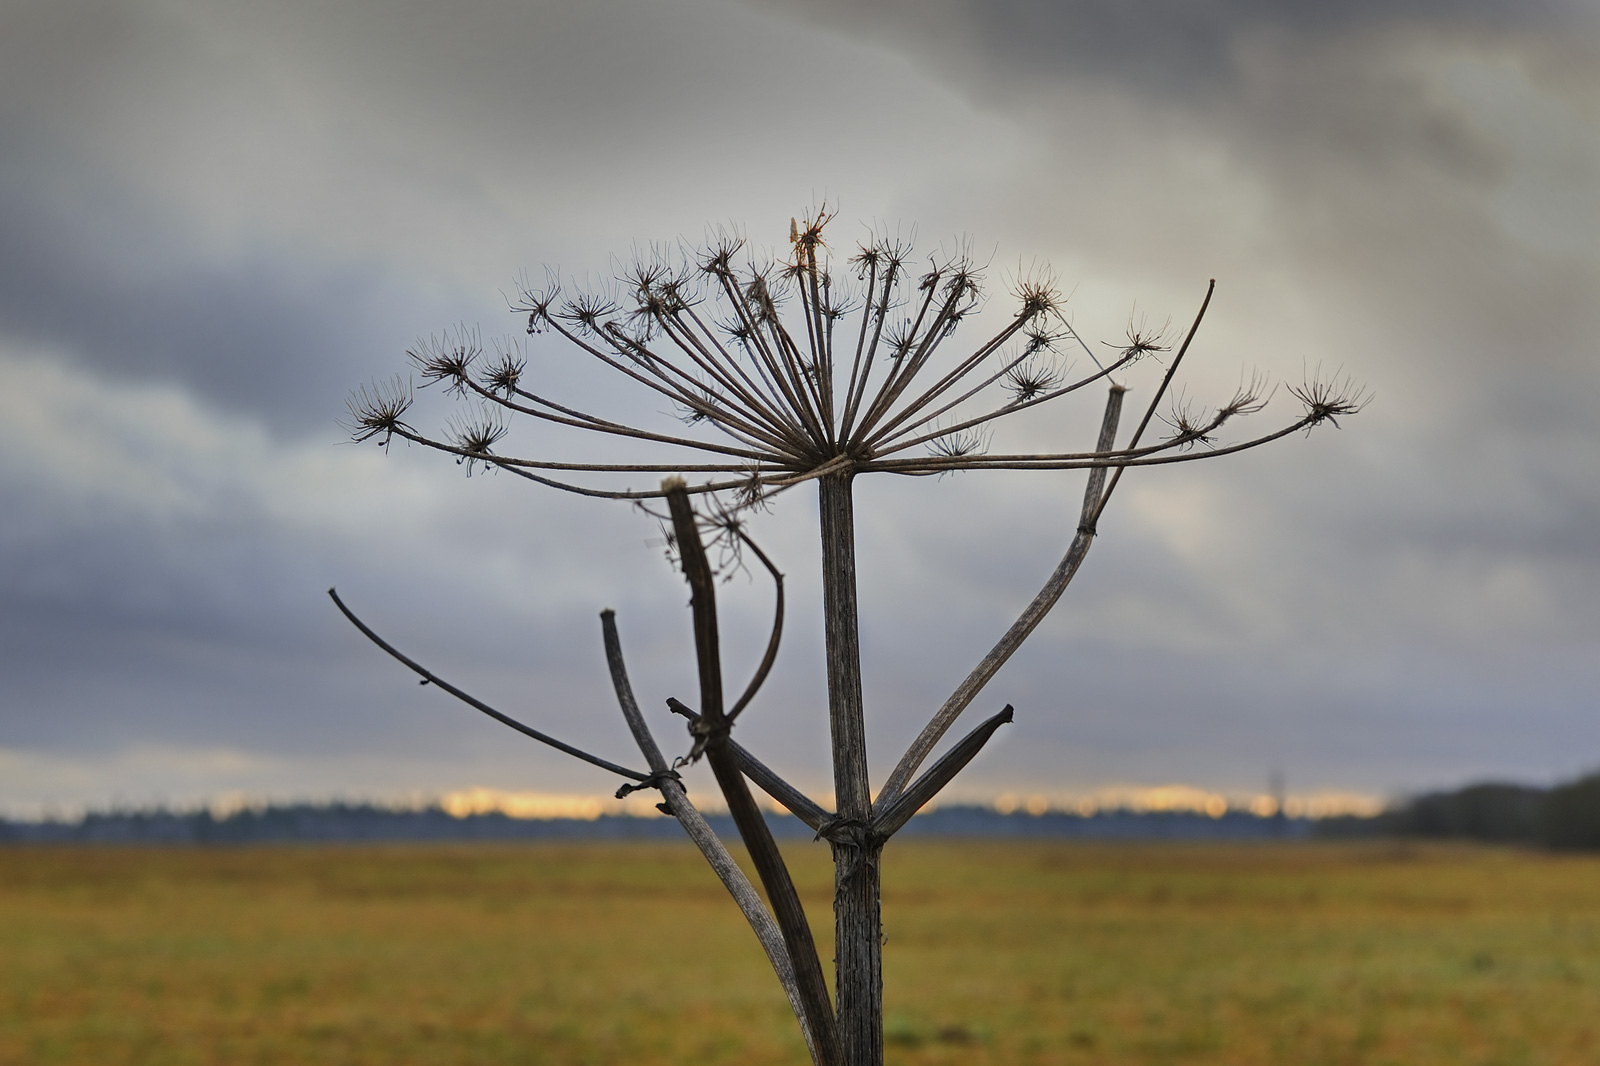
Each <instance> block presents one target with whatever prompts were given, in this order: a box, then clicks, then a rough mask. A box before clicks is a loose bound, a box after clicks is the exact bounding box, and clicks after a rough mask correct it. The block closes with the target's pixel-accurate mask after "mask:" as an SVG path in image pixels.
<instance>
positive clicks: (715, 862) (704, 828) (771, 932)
mask: <svg viewBox="0 0 1600 1066" xmlns="http://www.w3.org/2000/svg"><path fill="white" fill-rule="evenodd" d="M600 626H601V629H602V631H603V633H604V636H605V645H606V663H607V665H609V666H610V668H611V684H612V687H613V688H615V689H616V692H617V703H618V704H620V705H621V707H622V717H623V718H625V719H627V722H628V729H629V731H630V732H632V733H633V739H634V740H635V741H637V742H638V744H639V751H640V752H641V753H643V755H644V758H645V762H646V763H648V764H649V766H650V772H651V774H652V775H653V776H654V777H655V778H656V780H657V781H658V782H659V784H658V785H657V787H658V788H659V789H660V790H661V799H662V803H663V805H664V806H665V807H666V808H667V810H669V811H671V812H672V816H673V817H674V818H676V819H677V820H678V824H679V825H681V826H683V831H684V832H685V833H687V834H688V835H689V839H690V840H692V841H694V845H695V847H697V848H699V849H700V854H702V855H704V856H705V859H706V862H707V863H708V864H709V865H710V866H711V869H712V871H713V872H714V873H715V874H716V875H717V879H718V880H720V881H721V882H722V884H723V887H725V888H726V889H727V890H728V894H729V895H730V896H732V897H733V901H734V902H735V903H736V904H738V906H739V912H740V913H741V914H743V915H744V918H745V921H747V922H749V923H750V928H751V930H753V931H754V932H755V934H756V939H757V940H758V941H760V942H761V950H763V951H765V952H766V953H767V961H768V962H770V963H771V964H772V972H773V973H775V974H777V976H778V983H779V984H781V985H782V986H783V993H784V995H785V996H787V997H788V998H789V1007H790V1009H791V1010H793V1011H794V1016H795V1020H796V1021H798V1022H799V1023H800V1035H801V1036H803V1037H805V1041H806V1049H807V1050H808V1051H810V1052H811V1061H812V1062H813V1063H815V1064H816V1066H823V1061H822V1059H821V1058H820V1057H819V1055H818V1050H817V1040H816V1035H815V1034H814V1033H812V1031H811V1024H810V1022H809V1021H807V1019H806V1010H805V1003H804V1001H803V1000H802V999H801V996H800V984H799V982H798V981H797V980H796V979H795V974H794V963H793V962H792V961H791V960H790V958H789V949H788V947H787V946H785V944H784V942H783V932H782V931H781V930H780V929H779V928H778V923H777V922H776V921H774V920H773V918H772V912H771V911H769V910H767V906H766V904H765V903H762V902H761V897H760V896H759V895H757V894H756V890H755V887H754V886H753V885H751V884H750V879H749V878H748V877H746V876H745V875H744V871H743V870H741V869H739V864H738V863H736V862H734V861H733V856H732V855H729V854H728V849H727V848H725V847H723V845H722V841H721V840H719V839H718V838H717V834H716V833H715V832H714V831H713V830H712V828H711V826H710V825H709V824H707V822H706V820H705V817H704V816H703V815H702V814H701V813H700V811H699V809H698V808H696V807H695V805H694V804H693V803H692V802H690V800H689V797H688V795H687V794H685V792H684V791H683V785H681V784H680V783H679V782H678V780H677V779H676V778H675V777H673V776H671V775H670V770H671V767H670V766H669V765H668V764H667V760H666V757H665V756H664V755H662V753H661V748H660V746H658V745H657V744H656V740H655V737H654V736H652V735H651V733H650V727H649V725H647V724H646V723H645V720H644V715H643V714H641V713H640V712H639V703H638V701H637V700H635V699H634V697H633V685H632V684H631V683H630V682H629V681H628V668H627V666H626V664H625V663H624V662H623V659H622V641H621V639H620V638H619V637H618V636H617V616H616V612H615V611H611V610H609V609H608V610H605V611H601V612H600Z"/></svg>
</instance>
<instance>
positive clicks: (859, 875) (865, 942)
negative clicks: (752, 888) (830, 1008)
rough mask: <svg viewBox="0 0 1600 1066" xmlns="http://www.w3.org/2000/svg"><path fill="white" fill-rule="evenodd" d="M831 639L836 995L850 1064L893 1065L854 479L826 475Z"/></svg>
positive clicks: (825, 580) (827, 630) (826, 629)
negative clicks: (865, 705) (887, 1035)
mask: <svg viewBox="0 0 1600 1066" xmlns="http://www.w3.org/2000/svg"><path fill="white" fill-rule="evenodd" d="M817 485H818V500H819V503H820V510H821V527H822V611H823V633H824V639H825V642H826V644H827V656H828V722H829V726H830V733H831V737H832V745H833V786H834V795H835V798H836V802H837V804H838V808H839V814H838V821H839V824H840V825H841V826H843V827H846V828H853V829H854V830H855V832H854V834H853V835H850V834H842V833H835V834H832V835H830V838H829V839H830V841H831V843H832V844H833V850H834V897H833V911H834V945H833V948H834V988H835V989H836V990H837V993H838V1000H839V1038H840V1040H841V1042H842V1043H843V1045H844V1051H845V1061H846V1062H848V1063H849V1064H850V1066H879V1064H881V1063H882V1062H883V945H882V942H881V940H880V933H881V931H882V926H881V923H880V918H879V900H878V849H879V848H880V847H881V842H880V841H879V840H877V838H876V837H874V836H873V835H872V834H871V833H870V832H869V831H868V825H869V823H870V822H871V819H872V793H871V786H870V783H869V781H868V778H867V735H866V722H865V718H864V716H863V713H862V702H861V634H860V629H859V624H858V621H857V607H856V546H855V515H854V503H853V501H852V499H851V486H852V479H851V474H850V473H849V472H848V471H845V472H841V473H837V474H830V475H829V476H827V477H823V478H819V479H818V481H817Z"/></svg>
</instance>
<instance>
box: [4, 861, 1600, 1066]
mask: <svg viewBox="0 0 1600 1066" xmlns="http://www.w3.org/2000/svg"><path fill="white" fill-rule="evenodd" d="M791 854H792V855H793V857H794V862H795V866H796V877H797V880H798V881H799V882H800V885H801V888H802V892H803V894H804V895H805V897H806V901H807V905H808V907H809V908H810V910H811V914H812V917H813V921H814V922H815V923H816V925H817V927H818V933H819V939H820V942H822V943H827V942H829V940H830V939H831V938H829V937H828V936H826V934H827V933H828V930H829V927H830V922H831V913H830V911H829V906H828V897H829V894H828V888H829V884H830V878H831V874H830V872H829V868H828V866H827V863H826V854H825V852H824V850H823V848H822V846H821V845H814V846H806V845H796V846H794V847H793V848H792V849H791ZM884 912H885V921H886V925H887V936H888V942H887V945H886V948H885V958H886V961H885V968H886V986H887V992H886V997H887V1003H888V1006H887V1020H886V1026H887V1030H888V1038H889V1057H890V1061H891V1062H897V1063H955V1062H960V1063H978V1064H984V1063H1129V1064H1133V1063H1138V1064H1157V1063H1204V1064H1212V1063H1215V1064H1224V1063H1225V1064H1229V1066H1249V1064H1258V1063H1259V1064H1269V1063H1270V1064H1305V1066H1316V1064H1356V1063H1362V1064H1365V1063H1373V1064H1376V1063H1393V1064H1396V1066H1401V1064H1403V1066H1428V1064H1435V1063H1437V1064H1441V1066H1443V1064H1450V1066H1468V1064H1482V1066H1489V1064H1497V1066H1498V1064H1508V1066H1509V1064H1513V1063H1541V1064H1543V1063H1551V1064H1556V1063H1563V1064H1572V1066H1579V1064H1583V1066H1590V1064H1593V1063H1596V1062H1600V858H1596V857H1557V856H1549V855H1543V854H1535V853H1526V852H1512V851H1500V850H1490V849H1477V848H1437V847H1419V846H1411V845H1396V844H1363V845H1284V846H1213V845H1207V846H1181V845H1148V844H1139V845H1133V844H1127V845H1086V844H1077V843H1054V842H1052V843H1025V844H1017V843H991V842H984V843H957V842H949V843H921V842H909V843H905V844H895V845H892V846H891V847H890V849H889V850H888V852H887V853H886V854H885V874H884ZM829 968H830V969H831V967H829ZM806 1061H807V1060H806V1058H805V1053H804V1049H803V1048H802V1047H801V1045H800V1042H799V1038H798V1036H797V1035H796V1033H795V1030H794V1025H793V1021H792V1019H791V1017H790V1015H789V1011H788V1007H787V1004H786V1003H785V1001H784V999H783V997H782V995H781V993H780V992H779V991H778V990H777V987H776V985H775V983H774V982H773V980H772V978H771V977H770V976H769V974H768V973H767V972H766V969H765V960H764V958H763V957H762V956H761V953H760V951H759V949H758V948H757V947H756V946H755V943H754V940H753V938H752V937H751V936H750V934H749V933H748V931H747V930H746V929H745V928H744V927H743V926H742V924H741V921H740V919H739V917H738V915H737V913H736V912H735V910H734V909H733V906H732V904H731V903H730V902H729V901H728V900H727V898H726V897H725V895H724V894H723V892H722V889H721V887H720V886H719V885H718V884H717V883H716V882H715V881H714V880H713V879H712V877H711V875H710V874H709V873H708V872H707V871H706V870H705V868H704V867H703V865H702V864H701V862H700V860H699V857H698V855H697V854H696V853H695V852H693V851H692V850H690V849H689V848H688V847H686V846H684V847H679V846H667V845H659V844H593V845H573V844H538V845H524V846H478V845H463V846H441V847H432V846H429V847H422V846H416V847H359V848H357V847H304V848H247V849H233V850H200V849H174V850H157V849H116V848H101V849H66V848H62V849H54V848H40V849H34V848H9V849H0V1063H4V1064H6V1066H11V1064H19V1066H20V1064H28V1066H41V1064H47V1063H72V1064H84V1066H88V1064H93V1066H116V1064H122V1063H140V1064H152V1066H153V1064H168V1063H170V1064H175V1066H176V1064H191V1063H216V1064H235V1063H237V1064H286V1066H287V1064H293V1066H313V1064H324V1063H328V1064H332V1063H340V1064H344V1063H349V1064H355V1063H373V1064H378V1063H382V1064H389V1066H392V1064H409V1063H417V1064H433V1063H462V1064H466V1063H471V1064H484V1066H487V1064H499V1063H518V1064H536V1063H596V1064H601V1063H604V1064H611V1063H626V1064H628V1066H651V1064H656V1063H675V1064H694V1066H709V1064H715V1063H742V1064H743V1063H794V1064H801V1063H804V1062H806Z"/></svg>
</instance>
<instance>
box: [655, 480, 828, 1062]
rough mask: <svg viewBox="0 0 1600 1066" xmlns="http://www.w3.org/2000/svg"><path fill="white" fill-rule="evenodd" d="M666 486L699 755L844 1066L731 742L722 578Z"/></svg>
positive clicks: (814, 969)
mask: <svg viewBox="0 0 1600 1066" xmlns="http://www.w3.org/2000/svg"><path fill="white" fill-rule="evenodd" d="M661 487H662V490H663V491H664V492H665V493H666V495H667V506H668V508H669V509H670V510H671V512H672V527H673V533H674V535H675V537H676V538H677V547H678V560H679V563H680V565H681V566H682V568H683V574H684V578H685V580H686V581H688V583H689V605H690V612H691V614H692V615H693V617H694V642H695V659H696V662H697V666H698V669H699V674H700V719H699V721H698V722H696V723H695V726H696V731H697V732H698V733H699V736H698V737H697V739H696V742H695V750H696V752H697V753H698V752H700V751H703V752H704V753H705V756H706V759H707V761H708V762H710V763H711V772H712V773H713V774H714V775H715V776H716V779H717V785H718V786H719V787H720V788H721V789H722V796H723V799H725V800H726V801H727V804H728V813H729V814H731V815H732V816H733V822H734V825H735V826H737V827H738V830H739V836H740V839H742V840H743V841H744V846H745V850H746V851H747V852H749V854H750V861H751V863H752V864H754V866H755V868H756V872H757V873H758V874H759V875H760V877H761V883H762V886H763V887H764V888H766V890H767V899H768V900H769V901H771V905H772V915H773V917H774V918H775V919H777V922H778V928H779V929H781V930H782V931H783V941H784V944H785V945H786V946H787V947H788V949H789V959H790V961H791V962H793V964H794V970H795V979H796V981H797V983H798V985H799V988H800V1000H801V1004H802V1005H803V1006H804V1008H805V1014H806V1021H807V1023H808V1024H809V1025H810V1026H811V1030H812V1033H813V1034H814V1035H815V1037H816V1046H817V1050H818V1052H819V1055H818V1058H819V1060H820V1062H821V1063H822V1064H823V1066H839V1064H841V1062H842V1057H843V1052H842V1050H841V1048H840V1044H839V1034H838V1030H837V1029H836V1027H835V1021H834V1014H833V1004H832V1001H831V1000H830V999H829V997H828V986H827V982H826V981H825V980H824V979H823V976H822V963H821V960H820V959H819V957H818V955H817V947H816V943H815V942H814V941H813V940H812V937H811V926H810V924H809V923H808V922H807V920H806V915H805V908H804V907H803V906H802V905H801V903H800V895H799V893H798V892H796V891H795V887H794V881H793V879H792V878H790V876H789V868H788V866H787V865H786V864H785V863H784V861H783V855H782V853H780V852H779V851H778V845H777V842H776V841H775V840H773V838H772V830H771V829H770V828H769V827H768V825H767V821H766V818H765V817H764V816H763V815H762V813H761V809H760V808H759V807H757V806H756V803H755V799H754V797H752V796H751V795H750V788H749V786H748V785H747V784H746V783H745V779H744V774H743V772H742V771H741V770H740V768H739V764H738V762H737V761H736V760H735V759H734V757H733V754H732V752H730V751H729V750H728V747H727V739H728V720H727V717H726V715H724V714H723V710H722V664H721V661H720V656H721V653H720V650H719V644H718V636H717V601H716V580H715V577H714V575H713V574H712V571H711V564H710V563H709V562H708V561H707V559H706V553H705V546H704V544H703V543H702V542H701V540H700V529H699V525H698V523H697V521H696V518H695V514H694V508H693V505H692V504H691V503H690V501H689V494H688V492H687V491H686V488H687V486H686V485H685V484H684V482H683V480H682V479H681V478H668V479H667V480H665V481H663V482H662V485H661Z"/></svg>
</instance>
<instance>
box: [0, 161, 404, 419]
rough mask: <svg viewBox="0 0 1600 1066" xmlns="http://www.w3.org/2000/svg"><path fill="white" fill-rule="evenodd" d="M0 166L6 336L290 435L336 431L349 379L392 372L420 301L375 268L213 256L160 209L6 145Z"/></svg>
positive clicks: (85, 168)
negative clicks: (185, 392) (166, 387)
mask: <svg viewBox="0 0 1600 1066" xmlns="http://www.w3.org/2000/svg"><path fill="white" fill-rule="evenodd" d="M11 143H12V144H13V145H14V147H15V150H16V151H17V154H16V155H13V156H11V157H10V160H9V161H6V162H0V334H4V335H5V336H7V337H8V338H9V339H11V340H12V341H15V342H26V343H31V344H39V345H48V346H50V347H52V348H53V349H55V350H56V351H58V352H61V353H64V354H69V355H70V356H72V357H75V358H77V359H79V360H81V362H82V363H83V365H85V366H88V367H93V368H94V369H95V370H96V371H98V372H100V373H104V374H107V375H109V376H111V377H113V378H116V379H119V380H123V381H139V380H152V379H153V380H164V381H170V382H175V383H181V384H182V385H184V386H185V387H187V388H189V389H192V390H193V391H194V392H195V393H196V394H197V395H200V396H203V397H204V398H205V399H206V400H207V401H208V402H210V403H212V404H215V405H216V406H218V407H219V408H221V409H224V410H229V411H233V412H236V413H240V414H247V415H252V416H256V417H260V418H264V419H266V420H267V421H268V422H269V423H270V424H272V425H273V426H275V427H277V428H278V429H280V430H284V431H291V432H303V431H306V430H308V429H314V428H326V427H328V426H329V425H330V423H331V421H332V420H333V418H334V417H336V416H337V414H338V413H339V411H340V398H341V397H342V396H343V394H344V393H345V392H346V391H347V390H348V389H349V388H350V386H351V382H352V381H353V380H360V379H361V378H363V377H365V376H369V375H371V374H375V373H380V372H392V371H393V369H394V368H395V366H396V365H397V362H398V360H397V358H396V356H397V354H398V353H399V352H400V351H401V350H403V348H404V346H405V345H406V344H407V343H409V342H410V341H411V340H412V339H413V336H414V334H412V333H411V332H410V330H409V328H408V327H409V323H406V322H404V321H402V320H400V319H399V318H398V316H397V314H396V312H397V310H399V309H401V308H407V309H415V308H416V306H417V304H418V302H419V301H418V300H417V299H416V296H415V294H414V292H413V291H409V286H408V285H407V283H406V282H405V281H402V280H401V279H398V278H396V277H394V276H392V275H390V276H386V275H385V274H384V272H382V271H381V270H379V269H378V268H376V267H373V266H362V265H356V264H337V263H329V262H318V261H316V260H315V259H312V260H309V261H308V260H307V259H305V258H304V257H301V258H293V257H291V255H290V253H289V252H288V251H287V250H286V249H283V248H274V247H271V246H270V245H268V244H266V243H265V242H264V243H263V245H262V246H259V247H256V248H252V249H247V250H245V251H244V252H243V253H242V254H224V253H222V252H219V251H215V250H210V249H207V248H206V247H205V246H204V243H203V241H202V240H201V239H200V235H199V234H197V233H194V232H193V231H192V230H191V229H190V228H189V227H188V226H187V225H186V220H184V219H182V218H179V217H174V216H173V215H172V214H171V213H170V212H168V211H166V210H165V208H164V205H162V204H161V203H159V202H151V201H149V200H147V199H142V198H141V197H139V196H138V195H137V194H136V193H134V192H133V191H131V190H129V189H127V188H125V187H121V186H119V185H118V184H117V183H115V182H114V181H111V180H108V178H107V177H106V176H105V175H103V174H101V173H98V172H96V171H95V170H94V169H93V168H92V167H91V166H90V165H89V164H88V162H87V161H84V160H81V159H78V160H74V159H71V158H64V157H63V154H55V155H52V152H56V153H60V146H57V145H49V144H45V143H41V142H38V141H35V142H33V143H31V144H30V143H28V142H27V141H26V140H24V141H22V143H20V144H18V143H17V141H15V140H13V141H12V142H11Z"/></svg>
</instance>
